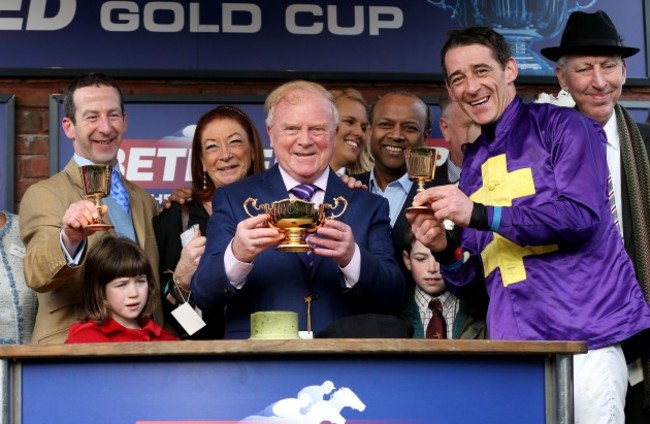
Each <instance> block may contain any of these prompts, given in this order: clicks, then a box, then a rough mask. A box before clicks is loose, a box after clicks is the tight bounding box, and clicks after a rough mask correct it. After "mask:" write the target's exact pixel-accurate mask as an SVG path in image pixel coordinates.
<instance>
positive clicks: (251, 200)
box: [243, 197, 269, 218]
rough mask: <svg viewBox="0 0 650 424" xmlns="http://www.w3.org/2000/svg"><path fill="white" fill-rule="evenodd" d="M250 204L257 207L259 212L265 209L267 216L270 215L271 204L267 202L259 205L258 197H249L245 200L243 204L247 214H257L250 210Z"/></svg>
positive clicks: (251, 215) (254, 207)
mask: <svg viewBox="0 0 650 424" xmlns="http://www.w3.org/2000/svg"><path fill="white" fill-rule="evenodd" d="M248 205H251V206H252V207H253V209H255V210H256V211H257V212H261V211H263V212H264V213H265V214H266V215H267V216H268V215H269V205H268V204H267V203H264V204H261V205H259V206H257V199H254V198H252V197H249V198H248V199H246V200H244V203H243V206H244V211H246V214H247V215H248V216H250V217H251V218H252V217H254V216H255V215H253V214H252V213H250V211H249V210H248Z"/></svg>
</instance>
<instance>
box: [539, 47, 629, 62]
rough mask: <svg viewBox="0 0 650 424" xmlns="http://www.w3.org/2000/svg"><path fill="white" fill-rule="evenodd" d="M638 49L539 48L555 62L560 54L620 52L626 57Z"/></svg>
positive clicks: (606, 53)
mask: <svg viewBox="0 0 650 424" xmlns="http://www.w3.org/2000/svg"><path fill="white" fill-rule="evenodd" d="M640 51H641V49H637V48H636V47H623V46H574V47H545V48H543V49H542V50H540V53H542V56H544V57H545V58H547V59H548V60H551V61H553V62H557V61H558V60H559V59H560V58H561V57H562V56H565V55H574V54H578V55H599V56H600V55H610V54H615V55H618V54H620V55H621V57H623V58H626V57H630V56H634V55H635V54H637V53H638V52H640Z"/></svg>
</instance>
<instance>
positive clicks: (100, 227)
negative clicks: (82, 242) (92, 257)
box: [84, 223, 113, 233]
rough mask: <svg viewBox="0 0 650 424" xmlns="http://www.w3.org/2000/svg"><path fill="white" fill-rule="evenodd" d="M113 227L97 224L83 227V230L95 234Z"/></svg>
mask: <svg viewBox="0 0 650 424" xmlns="http://www.w3.org/2000/svg"><path fill="white" fill-rule="evenodd" d="M112 229H113V226H112V225H109V224H104V223H99V224H90V225H86V226H85V227H84V230H86V231H88V232H90V233H96V232H97V231H108V230H112Z"/></svg>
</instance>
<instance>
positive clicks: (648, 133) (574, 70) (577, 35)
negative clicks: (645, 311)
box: [541, 11, 650, 424]
mask: <svg viewBox="0 0 650 424" xmlns="http://www.w3.org/2000/svg"><path fill="white" fill-rule="evenodd" d="M621 40H622V38H621V36H620V35H619V33H618V31H617V30H616V27H615V26H614V24H613V23H612V21H611V20H610V18H609V16H607V14H606V13H605V12H603V11H598V12H596V13H584V12H574V13H573V14H571V16H569V19H568V21H567V24H566V28H565V29H564V32H563V33H562V38H561V42H560V45H559V46H557V47H548V48H545V49H542V51H541V52H542V54H543V55H544V56H545V57H546V58H548V59H550V60H552V61H554V62H557V66H556V75H557V78H558V80H559V82H560V85H561V87H562V89H564V90H565V91H567V92H569V93H570V94H571V96H572V97H573V99H574V100H575V102H576V107H577V108H578V110H580V112H582V113H583V114H585V115H587V116H589V117H590V118H592V119H594V120H595V121H596V122H598V123H599V124H600V125H601V126H603V128H604V130H605V133H606V134H607V163H608V168H609V171H610V174H611V177H612V189H613V193H614V198H615V204H616V210H617V215H618V218H619V224H620V225H619V229H620V230H621V233H622V236H623V241H624V244H625V249H626V251H627V253H628V255H629V256H630V258H631V259H632V262H633V264H634V268H635V272H636V275H637V279H638V281H639V284H640V285H641V286H642V288H643V289H644V290H643V291H644V294H645V298H646V301H648V302H649V303H650V166H649V163H648V151H649V150H650V125H647V124H637V123H635V122H634V121H633V119H632V117H631V116H630V115H629V113H628V112H627V111H626V110H625V109H624V108H623V107H621V106H620V105H619V104H618V100H619V98H620V96H621V92H622V90H623V84H624V83H625V78H626V68H627V64H626V62H625V59H626V58H627V57H630V56H632V55H634V54H636V53H638V52H639V49H637V48H635V47H626V46H624V45H623V44H622V42H621ZM644 343H645V345H646V346H647V344H648V343H649V342H648V340H647V338H646V339H645V340H644V339H641V338H640V337H636V338H635V339H633V340H629V341H627V342H626V343H625V344H624V349H625V353H626V356H627V359H628V361H630V362H633V361H635V359H636V358H637V357H638V356H639V354H638V347H639V346H642V345H643V344H644ZM642 363H643V371H644V372H643V375H644V377H645V378H644V380H645V384H641V383H639V382H638V378H637V379H634V378H630V383H631V384H633V383H635V382H636V383H638V384H636V385H634V386H632V387H630V388H628V395H627V399H626V406H625V412H626V422H627V423H635V424H636V423H646V424H647V423H648V422H650V421H649V420H650V359H648V358H647V357H645V358H644V360H643V361H642ZM633 368H634V367H631V369H632V371H633V372H632V373H631V376H632V375H634V369H633ZM636 368H638V366H637V367H636ZM637 374H638V373H637ZM644 385H645V396H644ZM644 404H645V405H644ZM644 409H645V412H644V411H643V410H644Z"/></svg>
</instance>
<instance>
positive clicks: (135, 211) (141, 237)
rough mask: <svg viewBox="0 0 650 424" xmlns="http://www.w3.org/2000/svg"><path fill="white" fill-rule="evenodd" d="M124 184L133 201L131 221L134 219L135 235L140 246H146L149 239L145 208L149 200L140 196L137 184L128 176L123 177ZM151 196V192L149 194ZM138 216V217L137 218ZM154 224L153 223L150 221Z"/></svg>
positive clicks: (131, 201)
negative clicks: (146, 200)
mask: <svg viewBox="0 0 650 424" xmlns="http://www.w3.org/2000/svg"><path fill="white" fill-rule="evenodd" d="M122 181H123V182H124V186H125V187H126V190H127V191H128V192H129V197H130V203H131V221H133V229H134V230H135V236H136V237H137V239H138V242H139V244H140V246H145V242H146V241H147V230H146V227H145V225H147V222H145V221H146V218H145V217H146V216H147V214H146V211H145V210H144V208H145V205H146V204H147V202H143V201H142V200H141V198H140V195H139V194H138V192H137V191H135V184H133V183H132V182H131V181H128V180H127V179H126V178H123V179H122ZM147 196H149V194H147ZM136 217H137V218H136ZM149 224H150V225H153V224H152V223H149Z"/></svg>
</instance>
